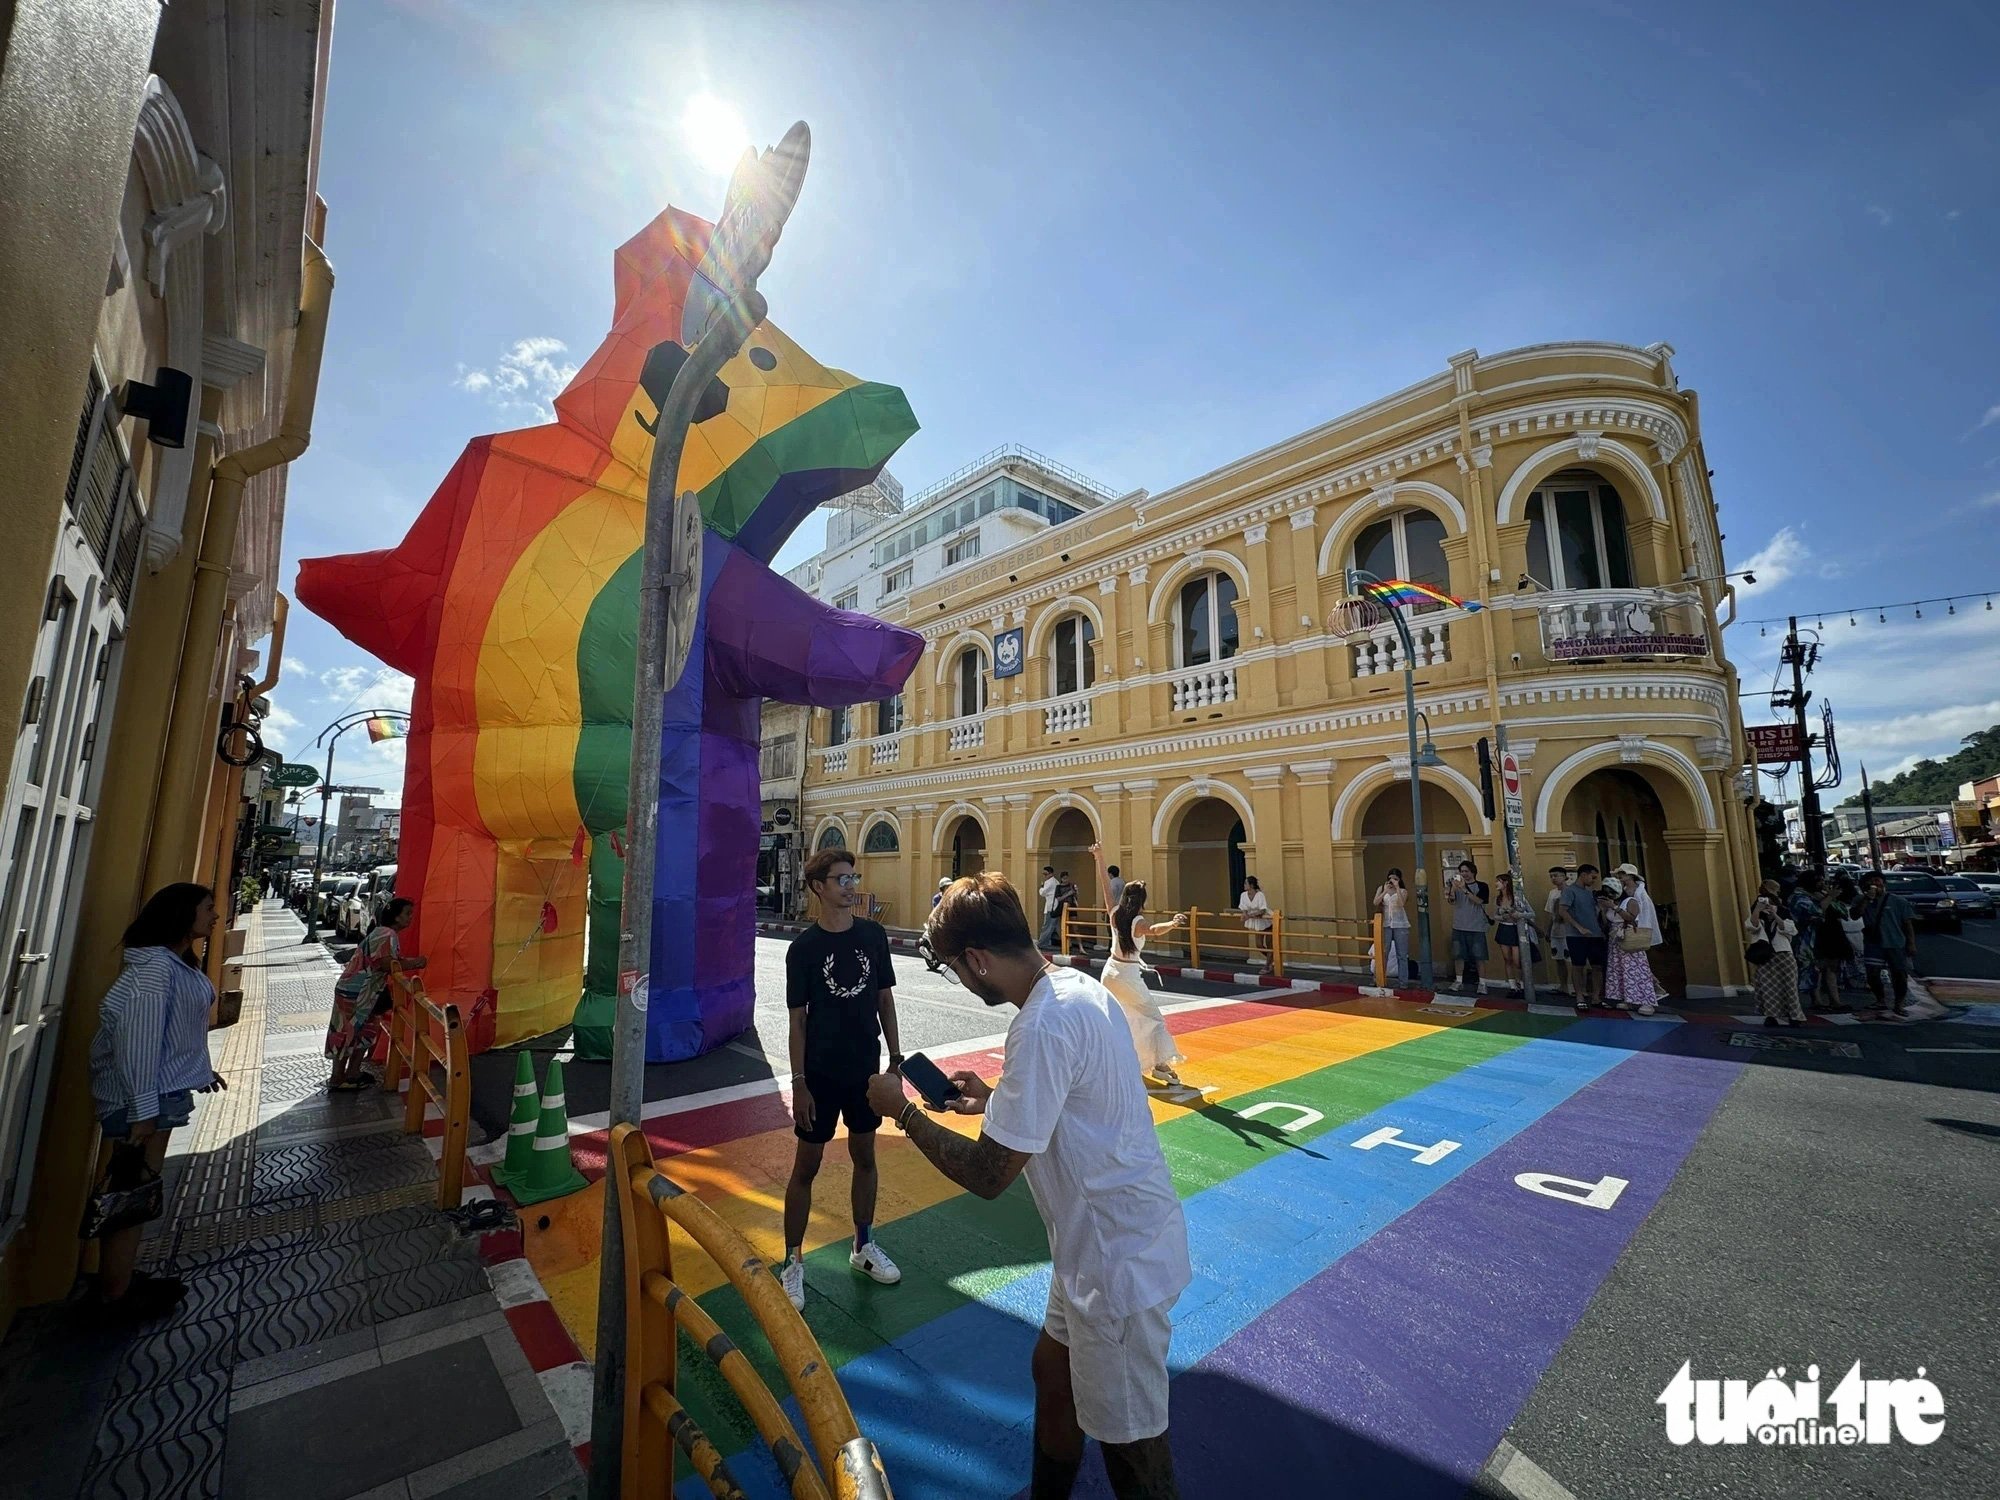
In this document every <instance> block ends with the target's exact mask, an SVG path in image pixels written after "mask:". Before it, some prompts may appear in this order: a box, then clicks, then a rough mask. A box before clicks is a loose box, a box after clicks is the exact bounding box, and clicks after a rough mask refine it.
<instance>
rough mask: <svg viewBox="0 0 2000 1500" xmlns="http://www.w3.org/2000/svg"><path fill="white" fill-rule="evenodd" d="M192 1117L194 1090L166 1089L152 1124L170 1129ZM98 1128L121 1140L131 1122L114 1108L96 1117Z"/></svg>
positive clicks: (127, 1133) (183, 1123)
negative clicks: (106, 1113) (157, 1114)
mask: <svg viewBox="0 0 2000 1500" xmlns="http://www.w3.org/2000/svg"><path fill="white" fill-rule="evenodd" d="M193 1118H194V1090H193V1089H168V1090H167V1091H166V1092H165V1093H164V1094H162V1095H160V1113H159V1116H158V1117H157V1118H156V1119H155V1120H154V1122H153V1123H154V1125H155V1127H156V1128H158V1129H160V1130H172V1129H174V1128H175V1127H176V1126H179V1125H185V1124H187V1122H188V1121H189V1120H192V1119H193ZM97 1124H98V1128H99V1129H101V1130H102V1131H103V1132H104V1134H105V1138H106V1139H108V1140H123V1139H124V1138H125V1137H126V1136H128V1135H130V1134H131V1133H132V1122H131V1121H130V1120H127V1119H126V1118H125V1111H124V1110H123V1109H114V1110H112V1111H111V1113H110V1114H108V1115H99V1116H98V1117H97Z"/></svg>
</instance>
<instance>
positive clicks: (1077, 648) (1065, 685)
mask: <svg viewBox="0 0 2000 1500" xmlns="http://www.w3.org/2000/svg"><path fill="white" fill-rule="evenodd" d="M1096 638H1097V627H1096V626H1095V625H1093V624H1091V623H1090V617H1089V616H1088V615H1066V616H1065V617H1063V618H1062V619H1060V620H1058V621H1056V634H1055V645H1054V647H1053V649H1054V652H1055V677H1054V682H1055V690H1056V696H1057V697H1059V698H1060V697H1063V696H1064V695H1066V694H1069V693H1081V692H1085V691H1087V690H1088V689H1089V687H1090V686H1091V684H1092V683H1094V682H1096V681H1097V648H1096V647H1095V646H1094V645H1092V644H1091V643H1092V642H1093V641H1095V640H1096Z"/></svg>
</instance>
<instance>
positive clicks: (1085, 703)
mask: <svg viewBox="0 0 2000 1500" xmlns="http://www.w3.org/2000/svg"><path fill="white" fill-rule="evenodd" d="M1088 728H1090V700H1089V699H1088V698H1086V697H1083V696H1082V695H1081V694H1076V695H1073V696H1071V697H1068V698H1061V699H1058V700H1057V701H1056V702H1054V703H1051V704H1049V705H1048V707H1046V708H1044V709H1043V710H1042V730H1043V732H1044V733H1046V734H1074V733H1075V732H1076V731H1077V730H1079V729H1088Z"/></svg>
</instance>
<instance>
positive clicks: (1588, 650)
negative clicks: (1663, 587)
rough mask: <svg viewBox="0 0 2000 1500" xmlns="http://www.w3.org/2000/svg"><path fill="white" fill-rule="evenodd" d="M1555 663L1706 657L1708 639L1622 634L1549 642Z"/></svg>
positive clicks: (1622, 632) (1690, 636) (1559, 638)
mask: <svg viewBox="0 0 2000 1500" xmlns="http://www.w3.org/2000/svg"><path fill="white" fill-rule="evenodd" d="M1548 651H1549V656H1550V658H1551V659H1552V660H1554V661H1575V660H1577V659H1579V658H1582V657H1591V656H1704V655H1706V654H1707V652H1708V640H1707V638H1706V637H1705V636H1699V635H1658V634H1654V635H1639V634H1635V633H1630V632H1626V631H1620V632H1619V633H1618V634H1616V635H1573V636H1569V637H1567V638H1563V637H1558V638H1557V639H1555V640H1552V641H1550V642H1549V645H1548Z"/></svg>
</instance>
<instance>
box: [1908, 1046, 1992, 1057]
mask: <svg viewBox="0 0 2000 1500" xmlns="http://www.w3.org/2000/svg"><path fill="white" fill-rule="evenodd" d="M1903 1050H1904V1051H1905V1052H1954V1053H1957V1054H1959V1055H1961V1056H1963V1055H1964V1054H1966V1053H1970V1052H2000V1047H1905V1048H1904V1049H1903Z"/></svg>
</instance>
